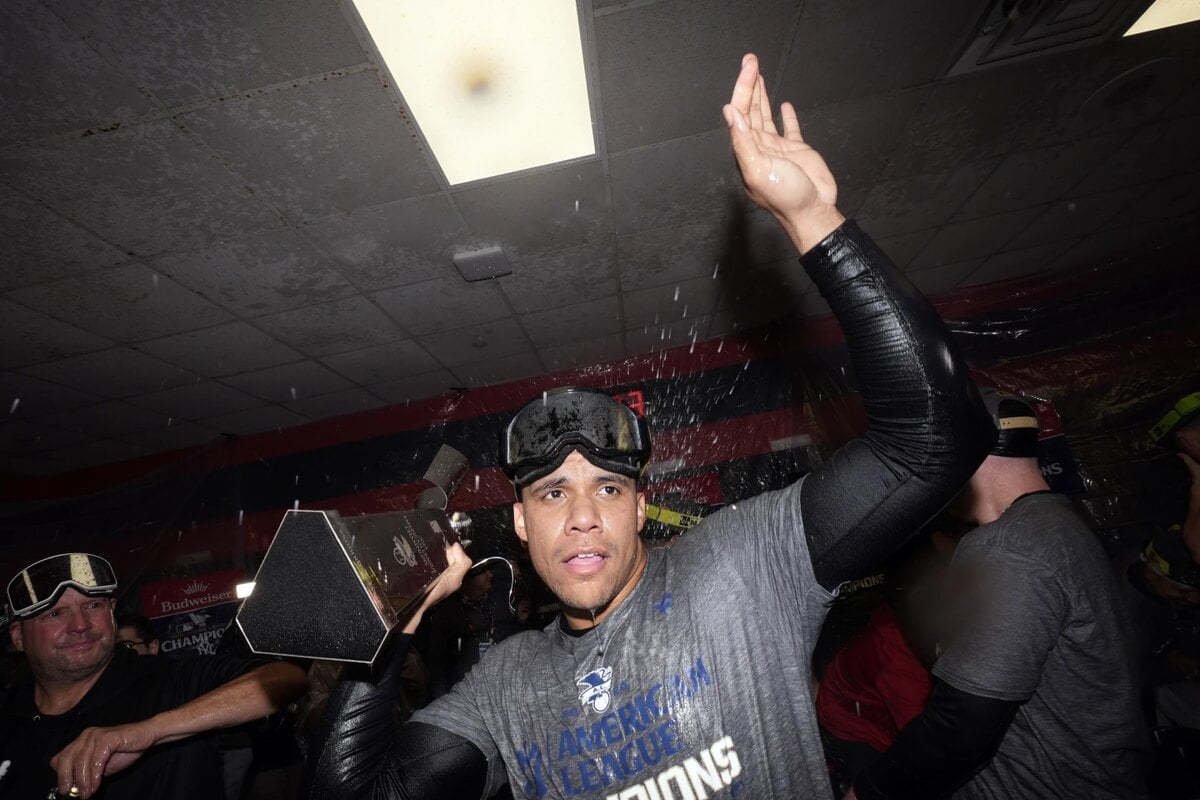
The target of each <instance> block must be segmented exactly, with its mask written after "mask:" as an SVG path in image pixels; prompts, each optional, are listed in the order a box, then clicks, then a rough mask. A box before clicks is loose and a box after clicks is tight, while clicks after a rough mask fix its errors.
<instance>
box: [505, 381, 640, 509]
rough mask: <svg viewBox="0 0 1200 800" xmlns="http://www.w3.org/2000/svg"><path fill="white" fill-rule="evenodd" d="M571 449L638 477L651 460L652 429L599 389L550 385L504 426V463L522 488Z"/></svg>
mask: <svg viewBox="0 0 1200 800" xmlns="http://www.w3.org/2000/svg"><path fill="white" fill-rule="evenodd" d="M572 450H579V451H580V453H581V454H582V455H583V456H584V458H586V459H587V460H588V461H590V462H591V463H593V464H595V465H596V466H598V467H602V468H603V469H610V470H612V471H614V472H616V473H617V474H619V475H626V476H628V477H631V478H638V477H640V476H641V474H642V471H643V470H644V469H645V468H646V463H647V462H648V461H649V460H650V429H649V427H648V426H647V425H646V420H645V419H644V418H643V417H641V416H639V415H638V413H637V412H636V411H634V410H633V409H632V408H630V407H629V406H627V405H625V404H624V403H622V402H620V401H618V400H614V399H613V398H612V397H610V396H608V395H607V394H605V393H604V392H601V391H599V390H598V389H588V388H583V387H577V386H566V387H561V388H558V389H551V390H550V391H548V392H544V393H543V394H542V396H541V397H537V398H534V399H533V400H531V401H530V402H529V403H527V404H526V405H525V407H524V408H522V409H521V410H520V411H518V412H517V415H516V416H515V417H513V418H512V421H511V422H509V423H508V425H507V426H506V427H505V429H504V434H503V438H502V439H501V441H500V467H501V469H503V470H504V474H506V475H507V476H508V478H509V480H511V481H512V482H513V484H515V485H516V486H517V487H518V488H520V487H522V486H525V485H527V484H529V483H531V482H532V481H535V480H538V479H539V478H542V477H544V476H546V475H549V474H550V473H551V472H553V471H554V470H556V469H558V468H559V467H560V466H561V465H562V462H563V461H565V460H566V458H567V455H568V454H569V453H570V452H571V451H572Z"/></svg>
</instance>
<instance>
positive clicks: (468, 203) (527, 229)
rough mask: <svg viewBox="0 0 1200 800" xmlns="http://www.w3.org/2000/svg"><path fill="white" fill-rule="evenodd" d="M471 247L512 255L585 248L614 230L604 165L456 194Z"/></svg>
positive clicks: (562, 168) (563, 168) (561, 169)
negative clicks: (496, 247)
mask: <svg viewBox="0 0 1200 800" xmlns="http://www.w3.org/2000/svg"><path fill="white" fill-rule="evenodd" d="M452 197H453V199H454V202H455V203H456V204H457V205H458V207H459V209H460V210H461V211H462V215H463V219H464V220H466V223H467V226H468V228H469V229H470V232H471V237H472V241H471V242H466V243H464V244H479V245H483V244H499V245H501V246H502V247H503V248H504V250H505V252H511V253H512V254H513V255H528V254H531V253H543V252H546V251H549V250H560V249H562V248H564V247H571V246H574V245H579V244H583V243H584V242H586V241H588V240H589V239H591V238H593V237H596V236H600V235H603V234H605V233H608V232H609V231H611V230H612V212H611V208H610V206H609V201H608V192H607V187H606V186H605V176H604V165H603V164H602V163H601V162H600V161H598V160H596V159H590V160H583V161H577V162H574V163H570V164H562V165H556V166H552V167H545V168H542V169H538V170H534V171H532V172H521V173H516V174H514V175H508V176H505V177H503V178H501V179H498V180H495V181H488V182H484V183H480V184H475V185H468V186H465V187H464V188H461V189H456V190H454V192H453V194H452Z"/></svg>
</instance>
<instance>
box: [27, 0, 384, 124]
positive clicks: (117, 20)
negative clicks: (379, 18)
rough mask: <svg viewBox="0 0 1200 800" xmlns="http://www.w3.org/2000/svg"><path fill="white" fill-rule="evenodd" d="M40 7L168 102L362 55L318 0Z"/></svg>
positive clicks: (168, 0) (54, 2)
mask: <svg viewBox="0 0 1200 800" xmlns="http://www.w3.org/2000/svg"><path fill="white" fill-rule="evenodd" d="M47 5H49V6H50V7H51V8H53V9H54V10H55V11H56V12H57V13H58V14H59V15H61V16H62V17H63V18H64V19H68V20H70V22H71V25H72V27H73V28H75V30H77V31H79V33H80V34H81V38H83V39H85V40H86V41H88V42H91V43H92V46H93V47H95V48H96V49H97V50H99V51H100V52H101V53H102V54H103V55H104V56H105V58H106V59H107V60H110V61H112V62H115V63H116V64H117V65H118V66H119V67H120V68H121V69H122V70H123V71H125V72H126V73H127V74H129V75H132V76H134V77H135V78H136V79H137V82H138V83H137V85H139V86H142V87H145V89H146V90H147V91H149V92H150V93H152V94H153V95H154V96H155V97H156V98H158V99H159V100H161V101H162V102H164V103H165V104H167V105H169V106H174V105H178V104H180V103H183V102H188V101H192V100H198V99H200V98H205V97H217V96H221V95H228V94H233V93H235V92H240V91H245V90H247V89H253V88H255V87H259V86H267V85H270V84H273V83H281V82H283V81H289V80H293V79H295V78H296V77H297V76H301V75H314V74H317V73H321V72H326V71H329V70H333V69H336V68H338V67H346V66H350V65H353V64H358V63H360V62H362V61H364V60H365V58H364V56H363V51H362V49H361V47H359V45H358V42H357V41H356V39H355V37H354V34H353V32H352V30H351V28H350V25H349V24H348V23H347V21H346V18H345V17H344V16H343V14H342V13H341V10H340V9H339V8H338V6H337V5H335V4H330V3H324V2H321V0H256V1H255V2H254V3H242V2H237V0H211V1H210V2H205V3H204V4H203V9H202V10H199V9H195V5H194V4H193V3H191V2H188V0H162V1H160V2H156V3H152V4H149V5H147V4H144V3H140V2H137V0H123V1H119V2H114V3H107V4H105V5H103V6H96V5H94V4H92V3H87V2H82V1H81V0H48V2H47Z"/></svg>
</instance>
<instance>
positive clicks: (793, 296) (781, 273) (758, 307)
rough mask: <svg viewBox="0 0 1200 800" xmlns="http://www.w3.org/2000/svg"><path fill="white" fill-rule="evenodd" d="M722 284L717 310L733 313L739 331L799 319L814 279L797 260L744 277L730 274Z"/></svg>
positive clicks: (779, 262) (768, 266)
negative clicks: (797, 315)
mask: <svg viewBox="0 0 1200 800" xmlns="http://www.w3.org/2000/svg"><path fill="white" fill-rule="evenodd" d="M718 277H720V276H718ZM721 283H722V288H721V291H720V294H719V296H718V297H717V308H718V309H722V310H724V311H727V312H729V316H730V317H731V318H732V322H733V323H736V326H737V327H736V330H747V329H749V328H754V327H757V326H761V325H766V324H768V323H770V322H774V321H776V320H781V319H787V318H789V317H793V316H795V315H796V314H797V313H798V311H799V309H800V308H801V306H802V305H803V302H804V296H805V295H807V294H808V293H809V292H811V291H812V288H813V283H812V279H811V278H809V277H808V274H807V273H806V272H805V271H804V269H803V268H802V267H801V266H800V265H799V264H798V263H797V262H796V261H795V260H794V259H786V260H784V261H778V262H775V263H774V264H764V265H762V266H760V267H758V268H756V269H754V270H752V271H750V272H747V273H743V274H740V275H732V274H727V275H726V276H725V278H724V279H723V280H722V281H721ZM725 332H727V331H725Z"/></svg>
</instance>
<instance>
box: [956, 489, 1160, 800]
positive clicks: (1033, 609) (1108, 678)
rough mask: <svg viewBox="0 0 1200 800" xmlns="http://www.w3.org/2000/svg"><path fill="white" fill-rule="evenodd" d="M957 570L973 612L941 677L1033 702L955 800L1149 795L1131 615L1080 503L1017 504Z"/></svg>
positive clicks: (983, 530)
mask: <svg viewBox="0 0 1200 800" xmlns="http://www.w3.org/2000/svg"><path fill="white" fill-rule="evenodd" d="M952 574H955V575H957V576H958V577H960V578H965V579H966V585H967V588H968V596H967V597H966V598H964V606H965V607H966V608H967V612H966V614H965V618H964V619H962V620H959V624H960V625H961V626H962V627H960V628H958V631H959V633H958V634H957V635H956V636H953V637H952V638H950V639H949V640H948V641H947V642H946V644H945V649H944V650H943V652H942V654H941V656H940V657H939V659H938V662H937V664H936V665H935V666H934V669H933V673H934V675H936V676H937V677H938V678H940V679H941V680H943V681H945V682H946V683H948V684H950V685H951V686H953V687H955V688H956V689H959V690H961V691H964V692H969V693H971V694H974V695H979V696H982V697H991V698H996V699H1000V700H1015V701H1019V702H1021V703H1022V705H1021V707H1020V710H1019V711H1018V712H1017V715H1016V718H1015V719H1014V720H1013V722H1012V725H1011V726H1010V727H1009V729H1008V732H1007V733H1006V734H1005V736H1004V739H1003V741H1002V742H1001V744H1000V749H999V752H997V754H996V757H995V758H993V759H992V761H991V763H990V764H989V765H988V766H986V767H985V768H984V769H983V770H981V771H980V772H979V774H977V775H976V776H975V777H974V778H973V779H972V780H970V781H969V782H968V783H967V784H966V785H964V786H963V787H962V788H961V789H959V791H958V792H957V793H956V794H955V797H962V798H1006V799H1007V798H1013V797H1020V798H1042V797H1045V798H1056V800H1057V798H1062V797H1088V798H1108V797H1114V798H1118V797H1119V798H1126V797H1144V796H1145V788H1144V786H1145V784H1144V772H1143V769H1144V766H1145V764H1144V758H1145V755H1146V752H1147V740H1146V736H1145V732H1144V729H1143V725H1142V721H1141V713H1140V709H1139V705H1138V699H1137V687H1138V682H1137V674H1136V669H1135V667H1134V663H1135V662H1134V658H1133V653H1132V648H1131V643H1130V641H1129V636H1130V629H1129V624H1128V621H1127V614H1126V612H1125V607H1124V605H1123V603H1122V600H1121V595H1120V593H1119V590H1118V589H1117V585H1116V581H1115V578H1114V576H1113V574H1112V570H1111V569H1110V567H1109V564H1108V561H1107V559H1106V558H1105V556H1104V551H1103V550H1102V549H1101V547H1100V544H1099V542H1097V541H1096V537H1095V536H1094V535H1093V534H1092V532H1091V531H1090V530H1089V529H1088V527H1087V525H1086V524H1085V523H1084V522H1083V520H1082V519H1081V518H1080V517H1079V515H1078V514H1077V513H1075V511H1074V509H1073V508H1072V507H1071V503H1070V501H1069V500H1068V499H1067V498H1065V497H1062V496H1061V495H1055V494H1048V493H1047V494H1033V495H1027V496H1025V497H1022V498H1020V499H1018V500H1017V502H1015V503H1013V505H1012V506H1010V507H1009V508H1008V510H1006V511H1005V512H1004V513H1003V514H1002V515H1001V516H1000V518H999V519H998V520H996V521H995V522H992V523H990V524H988V525H984V526H981V527H980V528H978V529H976V530H974V531H972V532H971V533H970V534H968V535H967V536H966V537H965V538H964V539H963V540H962V542H961V543H960V544H959V546H958V549H957V551H956V552H955V554H954V564H953V573H952Z"/></svg>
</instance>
